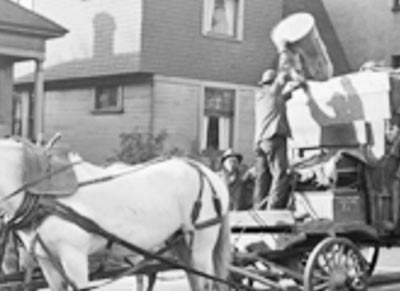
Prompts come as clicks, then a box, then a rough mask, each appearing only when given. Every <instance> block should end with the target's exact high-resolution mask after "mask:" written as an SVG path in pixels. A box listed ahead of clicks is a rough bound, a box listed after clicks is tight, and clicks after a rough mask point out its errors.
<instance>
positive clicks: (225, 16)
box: [204, 0, 240, 37]
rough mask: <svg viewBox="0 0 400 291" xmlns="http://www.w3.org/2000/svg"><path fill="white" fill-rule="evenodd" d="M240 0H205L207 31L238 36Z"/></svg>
mask: <svg viewBox="0 0 400 291" xmlns="http://www.w3.org/2000/svg"><path fill="white" fill-rule="evenodd" d="M239 1H240V0H204V5H205V9H204V13H205V15H204V21H206V24H205V26H204V27H205V30H206V31H205V33H211V34H216V35H226V36H230V37H237V36H238V35H237V34H238V33H237V30H238V16H239V13H238V10H239Z"/></svg>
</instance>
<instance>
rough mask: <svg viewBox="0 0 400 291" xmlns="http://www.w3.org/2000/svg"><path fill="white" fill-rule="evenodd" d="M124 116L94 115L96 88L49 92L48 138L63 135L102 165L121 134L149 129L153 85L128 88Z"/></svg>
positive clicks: (76, 147)
mask: <svg viewBox="0 0 400 291" xmlns="http://www.w3.org/2000/svg"><path fill="white" fill-rule="evenodd" d="M123 91H124V113H122V114H101V115H96V114H92V109H93V104H94V89H93V88H91V87H87V88H80V89H66V90H57V91H48V92H47V93H46V113H45V114H46V133H47V137H50V136H52V135H53V134H54V133H56V132H61V133H62V135H63V141H64V142H65V143H67V144H69V145H70V146H71V148H72V149H74V150H76V151H78V152H79V153H80V154H81V155H82V156H83V157H84V158H85V159H87V160H89V161H92V162H97V163H103V162H105V161H106V160H107V158H109V157H110V156H111V155H112V154H113V151H114V150H116V149H117V148H118V143H119V134H120V133H122V132H131V131H133V130H138V131H141V132H149V130H150V118H151V116H150V100H151V85H150V84H131V85H129V84H128V85H125V86H124V88H123Z"/></svg>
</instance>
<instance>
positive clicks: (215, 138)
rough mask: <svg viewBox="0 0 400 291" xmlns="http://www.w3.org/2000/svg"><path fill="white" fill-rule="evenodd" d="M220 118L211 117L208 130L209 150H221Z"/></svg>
mask: <svg viewBox="0 0 400 291" xmlns="http://www.w3.org/2000/svg"><path fill="white" fill-rule="evenodd" d="M218 119H219V118H218V117H215V116H210V117H209V121H208V128H207V149H215V150H218V149H219V122H218Z"/></svg>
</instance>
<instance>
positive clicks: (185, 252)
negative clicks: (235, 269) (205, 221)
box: [174, 227, 218, 291]
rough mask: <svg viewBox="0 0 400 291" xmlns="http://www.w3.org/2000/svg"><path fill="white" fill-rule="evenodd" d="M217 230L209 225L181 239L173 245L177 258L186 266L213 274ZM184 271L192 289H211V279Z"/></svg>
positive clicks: (197, 290) (195, 290)
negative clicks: (190, 236)
mask: <svg viewBox="0 0 400 291" xmlns="http://www.w3.org/2000/svg"><path fill="white" fill-rule="evenodd" d="M217 232H218V228H217V227H209V228H206V229H203V230H200V231H196V232H195V233H194V234H193V237H192V238H190V239H186V240H181V241H180V242H179V243H177V244H176V245H175V246H174V250H175V252H176V254H177V256H178V258H179V259H180V260H181V261H182V263H183V264H185V265H186V266H188V267H191V268H193V269H195V270H198V271H200V272H204V273H206V274H209V275H215V271H214V265H213V258H212V254H213V249H214V245H215V243H216V241H215V240H216V237H217V234H218V233H217ZM186 273H187V276H188V280H189V284H190V286H191V289H192V291H204V290H212V288H213V282H212V280H210V279H207V278H204V277H201V276H198V275H194V274H192V273H190V272H186Z"/></svg>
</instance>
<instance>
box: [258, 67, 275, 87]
mask: <svg viewBox="0 0 400 291" xmlns="http://www.w3.org/2000/svg"><path fill="white" fill-rule="evenodd" d="M275 77H276V71H275V70H273V69H268V70H265V71H264V73H263V74H262V76H261V80H260V81H259V82H258V84H259V85H262V84H266V83H270V82H272V81H273V80H274V79H275Z"/></svg>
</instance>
